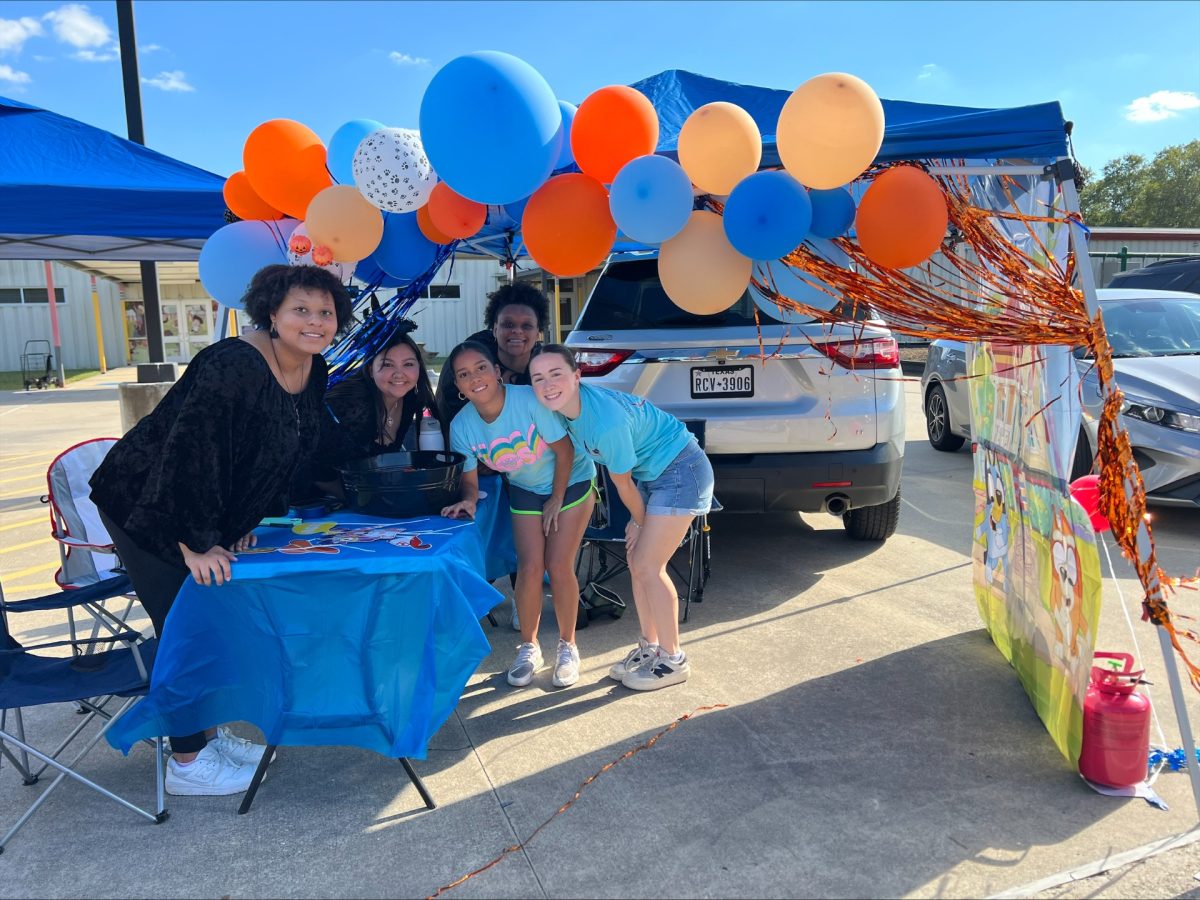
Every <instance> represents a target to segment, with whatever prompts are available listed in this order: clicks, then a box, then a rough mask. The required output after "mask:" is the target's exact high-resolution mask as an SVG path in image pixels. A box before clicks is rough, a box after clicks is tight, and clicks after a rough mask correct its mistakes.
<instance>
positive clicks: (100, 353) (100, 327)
mask: <svg viewBox="0 0 1200 900" xmlns="http://www.w3.org/2000/svg"><path fill="white" fill-rule="evenodd" d="M92 313H93V314H94V315H95V316H96V355H97V357H98V358H99V360H100V374H101V375H103V374H105V373H106V372H108V361H107V360H105V358H104V321H103V319H101V317H100V293H99V292H98V291H97V290H96V276H95V275H93V276H92Z"/></svg>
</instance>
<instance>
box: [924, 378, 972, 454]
mask: <svg viewBox="0 0 1200 900" xmlns="http://www.w3.org/2000/svg"><path fill="white" fill-rule="evenodd" d="M925 431H926V433H927V434H928V435H929V443H931V444H933V449H935V450H944V451H945V452H947V453H951V452H953V451H955V450H957V449H958V448H959V447H961V446H962V445H963V442H964V440H965V439H964V438H962V437H960V436H959V435H957V434H955V433H954V432H953V431H951V430H950V404H949V403H947V402H946V392H945V391H944V390H943V389H942V386H941V385H940V384H935V385H934V386H933V387H931V388H930V389H929V395H928V396H927V397H926V398H925Z"/></svg>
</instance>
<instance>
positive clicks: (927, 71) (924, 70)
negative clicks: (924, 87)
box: [917, 63, 942, 81]
mask: <svg viewBox="0 0 1200 900" xmlns="http://www.w3.org/2000/svg"><path fill="white" fill-rule="evenodd" d="M941 73H942V67H941V66H939V65H938V64H937V63H925V65H923V66H921V71H920V72H918V73H917V81H929V80H930V79H933V78H937V77H938V75H940V74H941Z"/></svg>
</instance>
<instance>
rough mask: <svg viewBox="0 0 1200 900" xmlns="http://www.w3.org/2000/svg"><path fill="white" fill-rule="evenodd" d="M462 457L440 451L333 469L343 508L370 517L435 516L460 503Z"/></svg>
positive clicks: (384, 455)
mask: <svg viewBox="0 0 1200 900" xmlns="http://www.w3.org/2000/svg"><path fill="white" fill-rule="evenodd" d="M464 459H465V457H463V455H462V454H461V453H450V452H447V451H442V450H415V451H412V452H407V451H404V452H400V453H382V454H380V455H379V456H371V457H368V458H367V459H359V460H355V461H354V462H350V463H346V464H344V465H342V466H339V467H338V471H339V472H340V473H341V475H342V485H343V486H344V487H345V489H346V508H347V509H352V510H356V511H358V512H361V513H366V514H367V515H369V516H382V517H384V518H402V519H409V518H414V517H416V516H436V515H438V514H439V513H440V512H441V511H442V510H443V509H445V508H446V507H447V506H449V505H450V504H452V503H457V502H458V500H459V481H460V480H461V478H462V468H463V461H464Z"/></svg>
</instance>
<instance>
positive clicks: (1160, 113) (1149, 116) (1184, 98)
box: [1125, 91, 1200, 122]
mask: <svg viewBox="0 0 1200 900" xmlns="http://www.w3.org/2000/svg"><path fill="white" fill-rule="evenodd" d="M1197 107H1200V97H1197V96H1196V95H1195V94H1194V93H1193V92H1192V91H1155V92H1154V93H1153V94H1150V95H1149V96H1146V97H1138V98H1137V99H1136V100H1134V101H1133V102H1132V103H1130V104H1129V105H1128V106H1127V107H1125V118H1126V119H1128V120H1129V121H1130V122H1161V121H1162V120H1163V119H1172V118H1174V117H1175V116H1177V115H1179V113H1180V112H1182V111H1183V110H1186V109H1196V108H1197Z"/></svg>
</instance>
